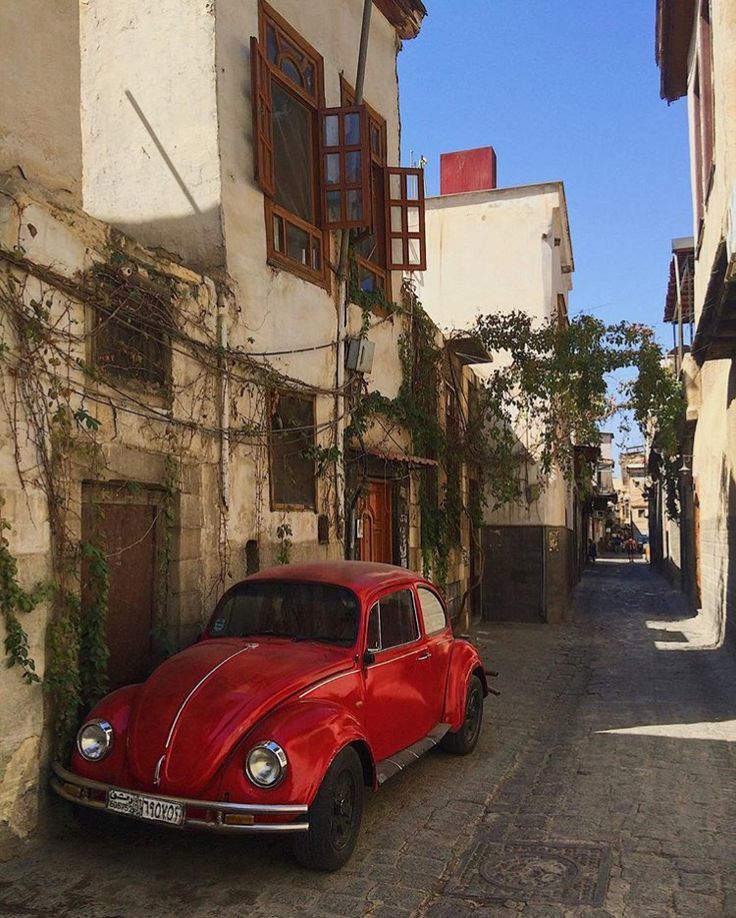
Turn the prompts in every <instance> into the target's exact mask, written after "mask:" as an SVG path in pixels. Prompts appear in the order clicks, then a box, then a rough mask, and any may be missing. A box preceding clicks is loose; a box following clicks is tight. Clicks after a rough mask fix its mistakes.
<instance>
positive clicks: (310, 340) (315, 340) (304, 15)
mask: <svg viewBox="0 0 736 918" xmlns="http://www.w3.org/2000/svg"><path fill="white" fill-rule="evenodd" d="M271 6H272V7H273V8H274V9H275V10H276V11H277V12H278V13H279V14H280V15H281V16H283V17H284V18H285V19H286V20H287V22H289V24H290V25H291V26H292V27H293V28H294V29H295V30H296V31H297V32H298V33H299V34H300V35H301V36H302V37H303V38H304V39H305V40H306V41H307V42H309V43H310V44H311V45H313V46H314V48H315V49H316V50H317V51H318V52H319V53H320V54H321V55H322V56H323V58H324V74H325V97H326V104H327V105H338V104H339V103H340V73H341V72H344V74H345V78H346V79H347V80H348V82H350V83H354V82H355V71H356V67H357V54H358V45H359V40H360V28H361V16H362V8H363V4H362V2H361V0H349V2H339V0H322V2H320V3H304V2H300V0H274V2H272V3H271ZM258 34H259V29H258V3H257V2H256V0H248V2H246V3H242V2H236V0H218V3H217V51H216V60H217V99H218V116H219V132H220V135H219V136H220V157H221V162H222V214H223V227H224V234H225V246H226V253H227V255H226V267H227V272H228V274H229V276H230V278H231V279H232V282H233V285H234V289H235V294H236V299H237V302H238V306H239V309H240V313H239V321H238V322H236V323H234V324H233V328H232V338H231V342H230V343H231V345H232V346H240V347H243V348H244V349H245V350H247V351H249V352H255V353H262V352H266V353H272V354H273V352H275V351H281V352H287V353H282V354H273V356H271V357H268V358H266V359H268V360H269V361H270V362H271V363H272V365H273V366H274V368H275V369H277V370H280V371H281V372H283V373H285V374H286V375H288V376H290V377H292V378H295V379H298V380H302V381H303V382H305V383H307V384H308V385H310V386H315V387H321V388H324V389H326V390H329V389H331V388H333V387H334V385H335V379H336V355H337V348H336V346H335V342H336V336H337V308H336V292H337V281H336V278H335V275H334V274H333V275H332V290H331V291H330V292H328V291H326V290H324V289H323V288H321V287H319V286H317V285H316V284H313V283H310V282H308V281H305V280H303V279H301V278H299V277H297V276H296V275H294V274H291V273H290V272H289V271H288V270H284V269H280V268H274V267H271V266H269V265H268V264H267V261H266V257H267V256H266V228H265V218H264V199H263V194H262V192H261V190H260V189H259V187H258V186H257V185H256V183H255V181H254V164H253V146H252V111H251V96H250V47H249V44H250V37H251V36H252V35H256V36H257V35H258ZM396 52H397V41H396V35H395V32H394V30H393V28H392V27H391V26H390V25H389V24H388V22H387V21H386V20H385V19H384V17H383V16H382V15H381V14H380V13H379V12H378V11H377V10H374V12H373V16H372V22H371V38H370V45H369V51H368V65H367V73H366V80H365V101H366V102H368V103H369V104H370V105H371V106H372V107H373V108H375V109H376V110H377V111H378V112H379V113H380V114H382V115H383V116H384V117H385V118H386V121H387V136H388V149H389V158H390V161H392V162H397V161H398V147H399V120H398V98H397V92H398V89H397V80H396V61H395V56H396ZM336 246H337V239H336V236H335V234H333V251H332V253H331V258H332V261H333V263H334V262H336V261H337V248H336ZM325 256H327V253H325ZM399 284H400V278H397V279H396V282H395V283H394V289H395V291H398V289H399ZM350 312H351V315H353V316H354V315H355V313H356V311H355V310H354V309H351V310H350ZM351 321H352V322H353V324H355V320H351ZM359 324H360V323H359V320H358V322H357V327H359ZM399 326H400V322H399V320H395V322H394V324H391V323H385V324H381V325H380V326H379V327H377V328H376V329H375V330H374V331H373V332H371V335H370V337H371V339H372V340H374V341H375V342H376V356H375V362H374V369H373V372H372V374H371V377H370V380H369V382H370V384H371V386H372V387H375V388H378V389H380V390H381V391H382V392H384V394H386V395H388V396H392V395H395V394H396V392H397V391H398V386H399V384H400V381H401V372H400V366H399V361H398V353H397V347H396V344H397V339H398V335H399V333H400V327H399ZM302 348H315V349H314V350H308V351H306V352H304V353H289V352H290V351H294V350H298V349H302ZM317 417H318V425H320V426H321V428H322V430H321V431H320V433H319V440H320V442H321V443H322V444H323V445H329V443H330V438H331V437H333V436H334V402H333V400H332V397H331V396H329V395H328V394H325V395H320V396H319V397H318V399H317ZM318 484H319V488H318V490H319V493H318V511H319V512H327V511H330V516H331V519H333V522H334V517H335V513H334V512H332V511H333V507H334V492H331V493H328V490H329V485H327V484H326V483H325V482H319V483H318ZM233 508H234V518H233V527H232V528H233V533H237V540H238V544H240V545H244V542H245V539H246V538H253V537H255V535H254V534H255V533H256V532H258V533H259V537H260V539H261V540H262V550H261V556H262V561H264V559H265V560H266V561H268V559H269V557H273V554H274V553H275V550H276V547H277V546H276V542H275V530H276V527H277V526H278V525H280V524H281V523H283V522H288V523H289V525H290V526H291V527H292V531H293V536H292V539H293V542H294V548H293V551H292V557H293V558H294V559H296V558H300V557H306V556H309V557H325V556H327V555H332V556H337V557H339V556H341V554H342V548H341V546H340V545H339V544H337V543H336V541H335V538H336V535H335V532H334V530H333V532H332V534H331V544H330V545H329V546H319V545H317V540H316V525H317V523H316V514H315V513H314V512H312V511H291V512H283V511H271V509H270V503H269V500H268V482H267V481H266V484H265V489H263V492H262V498H261V501H260V502H259V501H258V499H254V498H253V495H252V493H251V491H250V490H249V489H248V488H241V489H238V493H237V494H234V495H233ZM234 538H235V536H234ZM238 550H239V551H240V549H238Z"/></svg>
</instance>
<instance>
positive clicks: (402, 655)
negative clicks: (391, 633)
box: [367, 644, 422, 672]
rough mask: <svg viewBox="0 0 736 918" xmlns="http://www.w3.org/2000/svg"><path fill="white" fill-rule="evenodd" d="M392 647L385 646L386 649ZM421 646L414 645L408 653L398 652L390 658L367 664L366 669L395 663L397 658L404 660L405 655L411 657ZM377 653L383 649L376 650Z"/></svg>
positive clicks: (400, 645)
mask: <svg viewBox="0 0 736 918" xmlns="http://www.w3.org/2000/svg"><path fill="white" fill-rule="evenodd" d="M397 646H399V647H406V646H407V645H406V644H398V645H397ZM392 649H393V648H391V647H387V648H386V650H392ZM421 649H422V648H421V647H415V648H414V649H413V650H410V651H409V652H408V653H402V654H399V655H398V656H396V657H391V659H390V660H379V661H378V662H377V663H371V664H370V666H368V668H367V671H368V672H370V670H372V669H378V667H379V666H388V665H389V663H396V661H397V660H405V659H406V658H407V657H413V656H414V654H416V653H419V651H420V650H421ZM377 653H384V651H383V650H379V651H377Z"/></svg>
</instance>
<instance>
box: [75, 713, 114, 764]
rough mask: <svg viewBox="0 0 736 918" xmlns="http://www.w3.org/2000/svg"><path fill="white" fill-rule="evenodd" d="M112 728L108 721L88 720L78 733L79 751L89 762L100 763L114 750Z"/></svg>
mask: <svg viewBox="0 0 736 918" xmlns="http://www.w3.org/2000/svg"><path fill="white" fill-rule="evenodd" d="M112 739H113V733H112V727H111V726H110V724H109V723H108V722H107V721H106V720H99V719H96V720H88V721H87V723H86V724H85V725H84V726H83V727H82V728H81V729H80V731H79V733H77V749H78V750H79V754H80V755H81V756H82V758H85V759H87V761H88V762H99V760H100V759H104V758H105V756H106V755H107V753H108V752H109V751H110V750H111V749H112Z"/></svg>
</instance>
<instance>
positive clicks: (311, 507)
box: [268, 389, 318, 513]
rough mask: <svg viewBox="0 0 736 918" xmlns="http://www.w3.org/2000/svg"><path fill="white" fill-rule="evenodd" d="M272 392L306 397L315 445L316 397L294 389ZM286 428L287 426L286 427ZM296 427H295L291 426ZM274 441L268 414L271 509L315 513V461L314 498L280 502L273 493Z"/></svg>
mask: <svg viewBox="0 0 736 918" xmlns="http://www.w3.org/2000/svg"><path fill="white" fill-rule="evenodd" d="M272 394H275V395H277V396H279V397H281V396H286V397H290V398H294V397H297V398H302V399H304V400H305V401H306V400H307V399H308V400H310V401H311V403H312V432H313V435H312V442H313V445H315V446H316V442H317V399H316V397H315V396H314V395H308V394H303V393H301V392H298V391H295V390H293V389H277V390H275V391H273V393H272ZM286 429H288V428H286ZM292 429H297V428H292ZM273 446H274V441H273V428H272V426H271V423H270V416H269V425H268V481H269V497H270V504H271V510H287V511H305V510H308V511H311V512H313V513H316V511H317V498H318V495H317V488H318V483H317V468H316V463H314V462H312V466H313V476H312V479H313V483H314V500H313V501H312V502H311V503H281V502H280V501H278V500H277V499H276V495H275V493H274V491H275V488H274V485H275V476H274V449H273Z"/></svg>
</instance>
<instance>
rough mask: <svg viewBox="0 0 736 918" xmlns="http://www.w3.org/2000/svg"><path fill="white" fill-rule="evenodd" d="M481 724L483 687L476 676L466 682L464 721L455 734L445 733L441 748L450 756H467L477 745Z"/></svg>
mask: <svg viewBox="0 0 736 918" xmlns="http://www.w3.org/2000/svg"><path fill="white" fill-rule="evenodd" d="M482 722H483V686H482V685H481V681H480V679H479V678H478V677H477V676H471V677H470V681H469V682H468V694H467V695H466V697H465V720H464V721H463V725H462V727H460V729H459V730H458V731H457V732H456V733H445V735H444V736H443V737H442V742H441V746H442V748H443V749H444V750H445V752H450V753H452V755H469V754H470V753H471V752H472V751H473V750H474V749H475V747H476V746H477V745H478V737H479V736H480V727H481V723H482Z"/></svg>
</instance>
